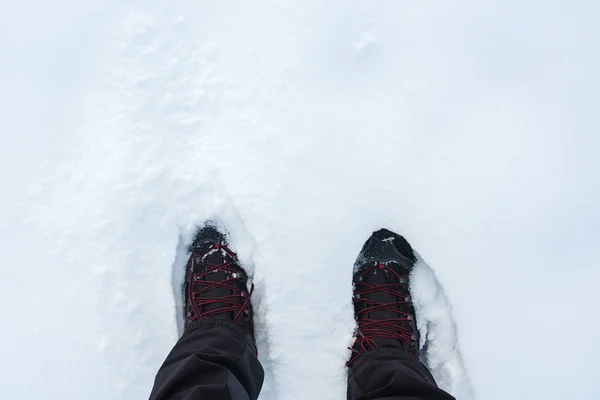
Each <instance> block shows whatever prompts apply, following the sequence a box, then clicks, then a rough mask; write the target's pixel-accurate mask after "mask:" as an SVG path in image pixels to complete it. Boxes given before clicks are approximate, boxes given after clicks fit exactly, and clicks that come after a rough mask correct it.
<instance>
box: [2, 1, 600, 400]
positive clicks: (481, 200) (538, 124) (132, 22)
mask: <svg viewBox="0 0 600 400" xmlns="http://www.w3.org/2000/svg"><path fill="white" fill-rule="evenodd" d="M599 35H600V3H598V2H594V1H591V0H585V1H584V0H575V1H571V2H569V3H568V5H567V3H566V2H564V1H555V0H544V1H542V0H537V1H534V0H521V1H516V0H514V1H492V0H486V1H481V0H478V1H476V0H463V1H456V2H439V1H432V0H425V1H394V2H392V1H388V2H384V1H341V0H335V1H320V0H319V1H317V0H302V1H300V0H287V1H275V0H272V1H266V0H262V1H254V2H232V1H218V2H209V1H174V0H173V1H157V0H151V1H150V0H146V1H129V2H124V1H117V0H104V1H101V0H94V1H86V2H75V1H73V0H55V1H53V2H33V1H20V2H17V1H15V0H8V1H5V2H4V3H3V4H2V6H0V50H1V52H0V57H1V58H0V83H1V86H0V87H1V89H2V90H1V91H0V160H1V162H2V168H1V172H0V185H1V186H0V187H2V196H0V210H2V211H0V228H1V229H0V246H1V251H0V265H1V268H2V279H1V280H0V300H1V301H0V304H1V305H0V312H1V315H2V319H1V320H2V328H1V330H0V339H1V344H0V354H2V359H3V360H4V363H2V365H1V366H0V376H1V377H2V378H1V379H0V387H1V390H2V395H3V397H4V398H11V399H33V398H51V399H89V400H96V399H98V400H99V399H143V398H147V396H148V393H149V390H150V387H151V385H152V379H153V377H154V374H155V372H156V369H157V368H158V366H159V365H160V364H161V362H162V361H163V359H164V357H165V355H166V353H167V352H168V351H169V349H170V347H171V346H172V344H173V342H174V340H175V339H176V336H177V330H176V324H175V307H174V300H173V293H172V285H171V272H172V266H173V262H174V258H175V255H176V252H177V245H178V240H179V234H180V231H181V227H182V226H186V225H187V224H189V223H190V221H191V220H193V218H198V217H200V216H202V215H203V213H205V212H207V211H206V209H207V207H208V206H210V207H213V208H214V209H221V210H222V211H223V212H224V213H225V214H227V213H228V212H233V211H231V210H235V214H236V216H237V217H236V218H237V221H238V222H239V223H240V224H243V227H244V231H245V232H246V235H247V237H248V238H250V239H251V242H252V243H251V244H248V245H247V246H244V249H241V250H240V253H242V252H244V253H245V254H244V255H243V256H244V257H247V259H248V260H251V262H252V263H253V264H254V265H255V267H256V273H257V275H258V276H257V279H259V280H260V282H262V284H263V289H262V290H263V291H262V292H260V296H259V297H260V298H261V299H260V300H261V305H260V307H261V310H263V311H264V312H263V315H266V317H265V318H264V320H263V321H262V326H263V327H264V332H263V333H264V335H268V343H269V346H268V349H267V350H268V351H267V355H268V362H269V365H268V368H269V371H270V378H271V379H270V382H269V383H268V384H267V388H266V389H267V390H266V391H265V393H264V394H265V396H264V398H265V399H267V400H277V399H285V400H287V399H332V400H333V399H343V398H344V371H343V361H344V360H343V357H344V356H345V353H344V348H345V346H346V345H347V341H348V340H349V335H351V332H350V330H351V326H352V310H351V305H350V303H349V300H350V294H351V287H350V276H351V268H352V263H353V261H354V258H355V257H356V255H357V253H358V251H359V249H360V246H361V245H362V243H363V242H364V240H365V239H366V238H367V237H368V235H369V234H370V232H371V231H372V230H374V229H377V228H380V227H387V228H389V229H392V230H395V231H398V232H399V233H401V234H404V235H405V236H406V237H407V238H408V239H409V240H410V241H411V243H412V244H413V245H414V247H415V248H416V249H417V250H418V252H419V253H420V254H421V256H422V257H423V258H424V259H425V260H427V261H428V263H429V264H430V265H431V266H432V268H433V269H434V270H435V273H436V275H437V278H438V279H439V281H440V282H441V284H442V285H443V286H444V289H445V293H446V295H447V296H448V298H449V299H450V300H451V302H452V306H453V312H454V317H455V320H456V321H457V325H458V340H459V343H460V348H461V350H462V357H463V361H464V363H465V365H466V367H467V370H468V373H469V376H470V380H471V383H472V385H473V388H474V393H475V398H477V399H482V400H488V399H490V400H500V399H502V400H504V399H544V400H554V399H556V400H558V399H564V398H577V399H597V398H599V397H600V385H599V384H598V379H597V378H598V374H597V360H598V359H599V358H600V344H599V343H598V340H597V338H598V337H600V323H598V322H597V314H598V312H597V310H598V308H599V307H600V294H599V292H598V290H597V284H598V281H599V279H600V270H599V268H598V267H597V265H598V263H597V261H596V260H598V258H599V257H600V247H599V246H598V239H599V235H598V229H599V228H600V206H599V204H600V190H599V189H598V181H599V177H598V176H599V173H600V160H599V159H598V157H597V153H598V150H599V149H600V129H599V127H600V124H599V123H598V116H597V104H598V99H597V93H599V92H600V78H599V77H598V71H600V56H599V55H598V52H597V51H596V49H597V39H598V37H599ZM207 205H208V206H207ZM442 309H444V311H445V308H443V307H442ZM433 311H434V310H432V314H434V312H433ZM433 317H435V316H433ZM433 317H432V318H433ZM469 397H470V396H468V395H464V396H459V398H461V399H468V398H469Z"/></svg>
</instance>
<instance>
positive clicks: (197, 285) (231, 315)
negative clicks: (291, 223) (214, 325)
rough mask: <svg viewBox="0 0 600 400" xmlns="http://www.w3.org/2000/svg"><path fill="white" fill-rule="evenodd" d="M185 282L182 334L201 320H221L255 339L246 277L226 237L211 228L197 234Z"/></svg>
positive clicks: (207, 227) (250, 291) (191, 248)
mask: <svg viewBox="0 0 600 400" xmlns="http://www.w3.org/2000/svg"><path fill="white" fill-rule="evenodd" d="M189 250H190V252H191V255H190V258H189V260H188V263H187V267H186V279H185V308H184V312H185V316H184V317H185V321H186V326H185V331H189V330H191V329H194V328H195V327H196V326H197V325H198V324H201V323H202V321H203V320H206V319H208V318H211V319H222V320H224V321H227V322H229V323H232V324H234V325H236V326H237V327H239V328H240V329H241V330H242V331H243V332H244V333H246V334H249V335H250V336H252V338H254V324H253V313H252V304H251V303H250V297H251V295H252V290H253V289H254V288H253V287H252V288H250V289H248V275H247V274H246V271H244V269H243V268H242V267H241V266H240V265H239V262H238V258H237V255H236V253H234V252H233V251H232V250H231V249H230V248H229V247H228V244H227V240H226V238H225V235H223V234H222V233H221V232H219V231H218V230H217V228H216V227H214V226H212V225H206V226H204V227H203V228H201V229H200V230H198V232H197V233H196V236H195V238H194V241H193V242H192V244H191V245H190V248H189Z"/></svg>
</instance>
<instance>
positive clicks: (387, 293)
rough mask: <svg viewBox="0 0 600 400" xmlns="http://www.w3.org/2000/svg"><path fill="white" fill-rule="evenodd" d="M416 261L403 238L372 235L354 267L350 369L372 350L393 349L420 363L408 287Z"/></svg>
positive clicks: (384, 232) (379, 233)
mask: <svg viewBox="0 0 600 400" xmlns="http://www.w3.org/2000/svg"><path fill="white" fill-rule="evenodd" d="M415 261H416V257H415V255H414V253H413V250H412V247H411V246H410V244H409V243H408V242H407V241H406V239H404V238H403V237H402V236H400V235H398V234H396V233H394V232H391V231H389V230H387V229H381V230H378V231H376V232H373V234H372V235H371V237H370V238H369V239H368V240H367V242H366V243H365V244H364V246H363V248H362V250H361V252H360V254H359V256H358V258H357V260H356V263H355V266H354V268H355V269H354V279H353V281H354V317H355V319H356V322H357V328H356V331H355V333H354V337H355V341H354V345H353V346H352V347H351V350H352V356H351V358H350V360H349V361H348V364H347V365H348V366H352V365H354V364H355V363H356V361H357V360H358V359H359V358H360V357H361V356H362V355H364V354H365V353H366V352H368V351H369V350H371V349H376V348H392V349H397V350H398V351H400V352H401V353H402V354H403V356H405V357H407V358H412V359H417V360H418V359H419V352H418V350H419V331H418V330H417V320H416V316H415V309H414V306H413V303H412V298H411V295H410V287H409V276H410V272H411V270H412V268H413V267H414V264H415Z"/></svg>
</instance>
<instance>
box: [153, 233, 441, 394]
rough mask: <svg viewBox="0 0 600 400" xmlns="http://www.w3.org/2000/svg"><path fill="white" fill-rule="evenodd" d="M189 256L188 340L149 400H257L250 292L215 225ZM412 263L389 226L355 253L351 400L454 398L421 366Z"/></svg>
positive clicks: (259, 382) (179, 347)
mask: <svg viewBox="0 0 600 400" xmlns="http://www.w3.org/2000/svg"><path fill="white" fill-rule="evenodd" d="M189 251H190V258H189V260H188V263H187V267H186V279H185V290H184V295H185V299H184V301H185V307H184V312H185V315H184V319H185V330H184V334H183V336H182V337H181V338H180V339H179V341H178V342H177V343H176V345H175V347H174V348H173V350H172V351H171V353H170V354H169V355H168V356H167V359H166V361H165V362H164V364H163V365H162V366H161V368H160V370H159V371H158V373H157V376H156V379H155V382H154V387H153V389H152V393H151V395H150V399H151V400H167V399H169V400H174V399H178V400H200V399H227V400H242V399H244V400H246V399H248V400H255V399H257V398H258V395H259V393H260V389H261V387H262V383H263V379H264V372H263V369H262V366H261V365H260V362H259V361H258V358H257V350H256V344H255V341H254V324H253V311H252V304H251V301H250V299H251V297H252V291H253V287H250V288H249V287H248V276H247V274H246V272H245V271H244V269H243V268H242V266H241V265H240V264H239V261H238V258H237V255H236V253H235V252H234V251H233V250H232V249H230V248H229V246H228V244H227V240H226V237H225V235H224V234H223V233H221V232H220V231H219V230H218V229H217V228H216V227H214V226H212V225H206V226H204V227H202V228H201V229H199V230H198V232H197V233H196V235H195V238H194V240H193V242H192V244H191V245H190V248H189ZM415 261H416V258H415V256H414V253H413V250H412V248H411V246H410V244H409V243H408V242H407V241H406V240H405V239H404V238H403V237H402V236H400V235H398V234H395V233H393V232H391V231H388V230H386V229H381V230H379V231H376V232H374V233H373V234H372V235H371V237H370V238H369V239H368V240H367V242H366V243H365V244H364V246H363V248H362V250H361V252H360V254H359V256H358V259H357V261H356V264H355V270H354V278H353V283H354V299H353V300H354V315H355V319H356V321H357V328H356V331H355V333H354V344H353V345H352V348H351V350H352V354H351V357H350V359H349V360H348V362H347V366H348V391H347V393H348V399H349V400H350V399H352V400H370V399H380V400H384V399H388V400H391V399H403V400H407V399H413V400H414V399H423V400H429V399H432V400H437V399H440V400H447V399H453V397H452V396H450V395H449V394H447V393H446V392H444V391H443V390H441V389H439V388H438V387H437V385H436V383H435V380H434V379H433V377H432V376H431V373H430V372H429V371H428V370H427V368H426V367H425V365H424V364H422V363H421V362H419V331H418V329H417V323H416V316H415V309H414V306H413V303H412V300H411V294H410V285H409V283H410V282H409V279H410V271H411V269H412V268H413V266H414V263H415ZM286 397H293V394H289V395H288V396H286Z"/></svg>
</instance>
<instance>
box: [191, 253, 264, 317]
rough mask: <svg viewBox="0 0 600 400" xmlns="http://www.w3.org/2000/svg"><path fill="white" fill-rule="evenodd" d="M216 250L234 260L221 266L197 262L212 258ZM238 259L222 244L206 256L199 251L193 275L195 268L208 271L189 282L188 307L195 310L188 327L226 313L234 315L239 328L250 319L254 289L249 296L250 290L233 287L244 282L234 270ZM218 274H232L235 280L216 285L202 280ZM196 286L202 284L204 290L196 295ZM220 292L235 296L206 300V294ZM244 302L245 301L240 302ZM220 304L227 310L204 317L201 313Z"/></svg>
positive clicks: (213, 312) (210, 312)
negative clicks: (246, 317) (244, 317)
mask: <svg viewBox="0 0 600 400" xmlns="http://www.w3.org/2000/svg"><path fill="white" fill-rule="evenodd" d="M214 250H222V251H225V252H226V253H227V254H229V255H230V256H231V258H232V260H231V261H229V262H225V263H221V264H208V263H203V262H200V261H197V260H198V259H199V260H202V259H203V258H204V257H205V256H206V255H208V253H210V252H211V251H214ZM236 259H237V258H236V254H235V253H234V252H232V251H231V250H229V248H228V247H227V246H223V245H221V244H220V243H215V244H214V246H211V247H210V248H209V249H208V250H207V251H205V252H204V253H200V252H196V251H193V252H192V254H191V256H190V259H189V261H188V265H187V268H192V271H194V269H193V268H194V267H195V266H196V265H201V266H203V267H205V268H206V271H205V272H203V273H200V274H198V273H194V272H192V273H191V274H190V278H189V281H188V288H189V290H188V304H190V305H191V306H192V309H193V310H194V315H192V316H190V317H188V323H191V322H193V321H195V320H197V319H203V318H209V317H214V316H216V315H219V314H222V313H227V312H234V313H235V317H234V319H233V323H234V324H235V323H238V322H239V320H240V319H241V318H242V316H244V315H248V307H249V305H250V298H251V297H252V293H253V292H254V285H252V287H251V288H250V292H249V293H248V292H247V291H246V290H244V289H240V288H239V287H237V286H236V285H235V284H233V282H235V281H238V280H240V278H238V274H239V273H240V272H239V271H238V270H235V269H233V268H231V266H232V265H237V263H236ZM216 270H220V271H224V272H229V273H231V277H229V278H227V279H223V280H221V281H214V282H213V281H206V280H202V278H204V277H205V276H206V275H208V274H210V273H212V272H214V271H216ZM245 283H246V281H245V280H244V286H245ZM194 284H196V285H198V284H200V285H201V289H200V290H196V291H194ZM218 288H221V289H227V290H230V291H231V292H232V294H231V295H229V296H220V297H216V298H211V297H203V294H205V293H207V292H209V291H210V290H213V289H218ZM240 299H242V300H244V301H243V302H240ZM219 303H220V304H224V305H225V307H220V308H217V309H214V310H210V311H207V312H204V313H201V312H200V311H199V310H200V308H201V307H205V306H208V305H211V304H219Z"/></svg>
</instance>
